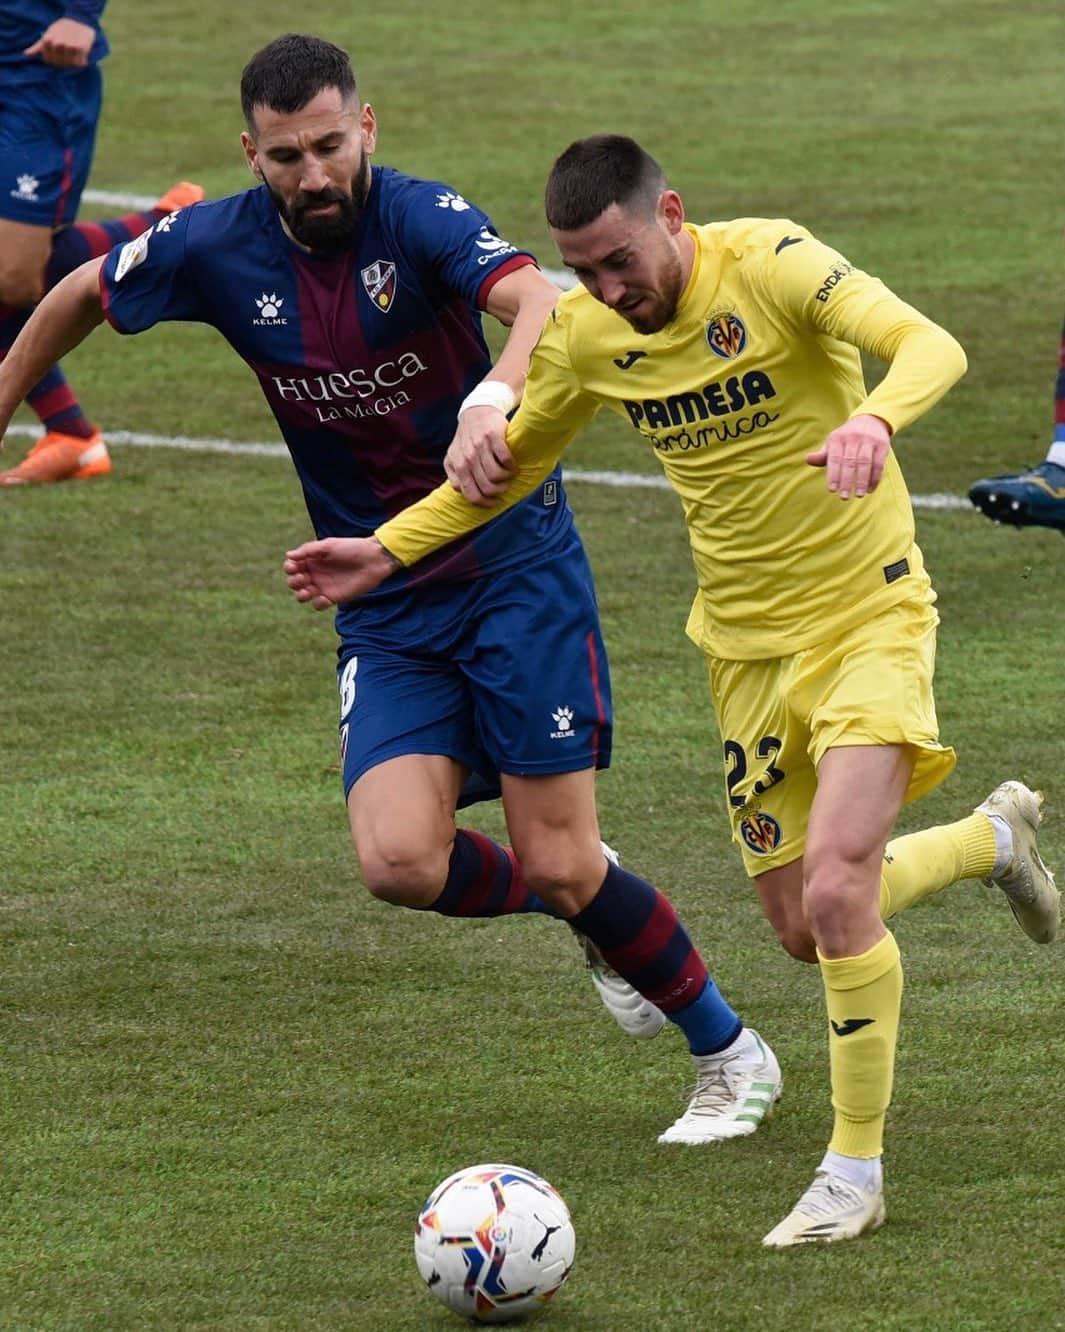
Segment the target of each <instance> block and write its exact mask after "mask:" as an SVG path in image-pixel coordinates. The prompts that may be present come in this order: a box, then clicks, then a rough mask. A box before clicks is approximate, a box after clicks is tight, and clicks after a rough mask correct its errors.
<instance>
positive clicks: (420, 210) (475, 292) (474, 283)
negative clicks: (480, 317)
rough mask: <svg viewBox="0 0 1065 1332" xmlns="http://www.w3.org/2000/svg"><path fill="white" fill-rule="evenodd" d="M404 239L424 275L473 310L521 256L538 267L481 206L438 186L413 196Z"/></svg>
mask: <svg viewBox="0 0 1065 1332" xmlns="http://www.w3.org/2000/svg"><path fill="white" fill-rule="evenodd" d="M400 239H401V242H402V245H403V248H404V250H405V251H406V252H407V253H408V254H411V255H413V256H414V258H415V259H416V260H417V261H418V263H419V267H420V268H421V269H422V271H423V273H426V274H427V275H429V276H432V277H434V278H435V279H436V280H437V281H438V282H439V283H441V284H442V285H443V286H444V287H446V288H447V289H448V290H449V291H452V292H455V293H457V294H458V295H460V296H462V297H464V298H465V299H466V300H468V301H469V302H470V304H471V305H477V304H479V301H478V296H479V293H480V291H481V288H482V286H483V284H484V281H485V279H486V278H487V277H489V276H490V275H491V274H492V273H494V272H495V271H496V270H497V269H499V268H502V267H504V266H509V267H514V261H515V259H516V258H518V257H519V256H520V257H522V258H525V259H527V260H529V261H531V262H533V263H535V262H536V260H535V258H534V257H533V256H532V255H531V254H529V253H528V251H526V250H519V249H518V247H517V246H516V245H512V244H511V243H510V242H509V241H508V240H505V239H504V238H503V237H502V236H500V235H499V233H498V232H497V231H496V229H495V224H494V223H493V222H492V219H491V218H490V217H489V216H488V214H487V213H483V212H482V211H481V210H480V209H479V208H478V207H477V206H476V204H471V203H469V202H468V201H467V200H466V199H464V198H463V197H462V195H460V194H456V193H455V191H454V190H452V189H449V188H448V186H446V185H441V184H438V183H434V182H432V181H421V182H419V183H418V187H417V188H416V189H413V190H412V191H411V192H410V195H409V197H408V199H407V200H406V206H405V207H404V209H403V210H402V214H401V222H400Z"/></svg>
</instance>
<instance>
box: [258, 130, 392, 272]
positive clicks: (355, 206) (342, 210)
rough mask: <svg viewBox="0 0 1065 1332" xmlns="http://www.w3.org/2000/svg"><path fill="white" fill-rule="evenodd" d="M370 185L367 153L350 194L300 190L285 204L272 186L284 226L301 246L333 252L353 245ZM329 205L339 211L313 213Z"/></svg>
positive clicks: (333, 190) (334, 190) (315, 251)
mask: <svg viewBox="0 0 1065 1332" xmlns="http://www.w3.org/2000/svg"><path fill="white" fill-rule="evenodd" d="M369 186H370V159H369V158H368V157H367V156H366V155H365V154H364V155H363V158H362V161H361V162H360V163H359V170H358V174H357V175H356V177H355V179H354V180H353V181H352V182H351V193H350V194H345V193H344V191H343V190H341V189H325V190H319V191H318V193H317V194H311V193H309V192H308V191H306V190H300V191H299V193H298V194H297V195H296V196H295V198H294V199H293V200H292V202H291V203H285V201H284V199H282V198H281V196H280V195H279V194H278V193H277V192H276V191H275V190H273V189H272V188H271V189H270V195H271V197H272V198H273V201H274V203H275V204H276V205H277V211H278V212H279V213H280V214H281V217H282V218H283V219H284V222H285V225H286V226H287V227H288V229H289V231H290V232H291V233H292V235H293V237H294V238H295V239H296V240H297V241H298V242H299V243H300V245H305V246H306V247H307V249H308V250H312V251H313V252H314V253H315V254H331V253H334V252H336V251H339V250H343V249H345V248H347V246H349V245H350V244H351V240H352V237H353V236H354V235H355V228H356V227H357V226H358V225H359V219H360V218H361V217H362V210H363V205H364V204H365V202H366V195H367V194H368V193H369ZM268 188H269V187H268ZM327 204H336V206H337V210H336V212H335V213H332V214H328V215H324V216H323V215H319V216H315V215H313V214H311V213H310V209H312V208H322V207H324V206H325V205H327Z"/></svg>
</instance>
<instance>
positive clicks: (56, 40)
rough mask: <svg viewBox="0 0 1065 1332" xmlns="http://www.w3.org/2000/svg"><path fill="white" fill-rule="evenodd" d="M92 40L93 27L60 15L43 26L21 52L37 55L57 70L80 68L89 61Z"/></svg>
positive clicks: (92, 44) (94, 40)
mask: <svg viewBox="0 0 1065 1332" xmlns="http://www.w3.org/2000/svg"><path fill="white" fill-rule="evenodd" d="M95 43H96V29H95V28H92V27H90V26H89V24H88V23H79V22H78V20H77V19H72V18H61V19H56V21H55V22H54V23H53V24H51V25H50V26H49V27H47V28H45V30H44V32H42V33H41V35H40V37H38V38H37V40H36V41H35V42H34V43H33V45H32V46H27V47H26V49H25V51H23V53H22V54H23V55H26V56H40V58H41V59H42V60H43V61H44V63H45V64H46V65H56V66H57V67H58V68H60V69H81V68H83V67H84V66H85V65H87V64H88V63H89V52H90V51H91V50H92V48H93V46H94V45H95Z"/></svg>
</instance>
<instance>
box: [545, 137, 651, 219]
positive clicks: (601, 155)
mask: <svg viewBox="0 0 1065 1332" xmlns="http://www.w3.org/2000/svg"><path fill="white" fill-rule="evenodd" d="M666 188H668V187H667V185H666V176H665V172H664V171H663V170H662V168H661V167H660V166H659V165H658V163H657V162H656V161H655V159H654V158H653V157H652V156H651V154H650V153H648V152H645V151H644V149H643V148H641V147H640V145H639V144H638V143H637V142H636V140H635V139H630V138H627V137H626V136H625V135H624V134H593V135H592V136H591V137H590V138H588V139H578V140H577V141H576V143H571V144H570V146H569V147H568V148H567V149H566V151H565V152H564V153H563V154H562V155H561V157H559V158H558V159H557V161H556V162H555V165H554V166H553V167H552V168H551V174H550V175H549V176H548V178H547V190H546V192H545V196H544V207H545V209H546V212H547V221H548V225H550V226H552V227H554V228H555V230H556V231H577V230H578V229H579V228H580V227H586V226H588V224H589V223H590V222H594V221H595V219H596V218H597V217H598V216H599V215H600V213H602V212H604V211H605V210H606V209H607V208H609V207H610V205H611V204H615V203H616V204H620V205H621V207H622V208H625V209H627V210H628V211H630V212H637V211H639V212H642V211H648V212H650V211H653V210H654V207H655V205H656V203H657V202H658V196H659V195H660V194H661V193H662V191H663V190H664V189H666Z"/></svg>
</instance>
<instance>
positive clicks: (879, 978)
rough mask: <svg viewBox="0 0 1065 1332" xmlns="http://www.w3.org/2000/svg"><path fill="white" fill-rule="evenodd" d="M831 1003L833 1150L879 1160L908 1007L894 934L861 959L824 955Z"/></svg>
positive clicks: (824, 975) (827, 998) (824, 974)
mask: <svg viewBox="0 0 1065 1332" xmlns="http://www.w3.org/2000/svg"><path fill="white" fill-rule="evenodd" d="M818 959H819V961H820V963H821V979H822V980H823V981H824V985H825V1001H826V1003H827V1005H828V1018H829V1029H828V1049H829V1063H830V1065H831V1069H832V1107H833V1109H834V1110H835V1112H836V1114H835V1123H834V1126H833V1130H832V1141H831V1142H830V1143H829V1144H828V1147H829V1151H833V1152H840V1153H841V1154H842V1155H843V1156H861V1157H866V1158H868V1157H872V1156H879V1155H880V1153H881V1150H882V1147H883V1140H884V1116H885V1114H886V1113H887V1108H888V1103H889V1102H890V1100H891V1083H892V1079H893V1077H894V1072H895V1043H896V1041H897V1040H898V1034H899V1013H900V1011H901V1008H902V961H901V959H900V957H899V946H898V944H897V943H896V942H895V936H894V935H893V934H886V935H885V936H884V937H883V939H880V940H878V941H877V942H876V943H875V944H874V945H873V946H872V948H870V949H869V950H868V952H865V953H861V954H860V955H859V956H858V957H836V958H826V957H821V955H820V954H818Z"/></svg>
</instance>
